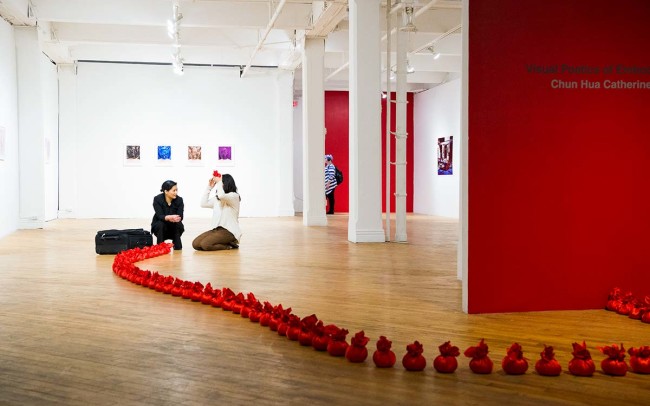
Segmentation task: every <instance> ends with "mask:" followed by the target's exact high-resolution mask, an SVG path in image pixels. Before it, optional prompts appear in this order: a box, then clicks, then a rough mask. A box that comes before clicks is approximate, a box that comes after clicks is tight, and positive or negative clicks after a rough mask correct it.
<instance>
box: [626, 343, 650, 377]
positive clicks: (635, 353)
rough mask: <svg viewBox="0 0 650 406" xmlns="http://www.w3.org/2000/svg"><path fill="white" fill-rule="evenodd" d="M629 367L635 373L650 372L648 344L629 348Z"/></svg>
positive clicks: (649, 349)
mask: <svg viewBox="0 0 650 406" xmlns="http://www.w3.org/2000/svg"><path fill="white" fill-rule="evenodd" d="M627 353H628V354H630V367H631V368H632V371H633V372H635V373H637V374H650V346H647V345H646V346H643V347H639V348H634V347H632V348H630V349H629V350H627Z"/></svg>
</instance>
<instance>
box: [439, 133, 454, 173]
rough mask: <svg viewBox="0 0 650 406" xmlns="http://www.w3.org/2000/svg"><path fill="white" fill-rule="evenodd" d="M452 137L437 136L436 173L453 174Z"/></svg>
mask: <svg viewBox="0 0 650 406" xmlns="http://www.w3.org/2000/svg"><path fill="white" fill-rule="evenodd" d="M453 146H454V137H453V136H450V137H442V138H438V175H453V174H454V166H453V156H454V154H453V152H454V150H453Z"/></svg>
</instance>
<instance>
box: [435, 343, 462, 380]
mask: <svg viewBox="0 0 650 406" xmlns="http://www.w3.org/2000/svg"><path fill="white" fill-rule="evenodd" d="M438 350H440V355H438V356H437V357H436V358H435V359H434V360H433V367H434V368H435V369H436V371H438V372H440V373H443V374H451V373H453V372H454V371H456V368H458V360H457V359H456V357H458V356H459V355H460V350H459V349H458V347H456V346H454V345H451V341H447V342H445V343H444V344H442V345H440V346H438Z"/></svg>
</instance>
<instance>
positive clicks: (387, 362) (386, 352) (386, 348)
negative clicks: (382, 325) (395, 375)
mask: <svg viewBox="0 0 650 406" xmlns="http://www.w3.org/2000/svg"><path fill="white" fill-rule="evenodd" d="M392 345H393V343H392V342H391V341H390V340H388V339H387V338H386V337H385V336H380V337H379V340H378V341H377V350H376V351H375V352H374V353H373V354H372V361H373V362H374V363H375V365H376V366H377V368H392V367H393V365H395V362H396V361H397V357H396V356H395V353H394V352H393V351H391V349H390V347H391V346H392Z"/></svg>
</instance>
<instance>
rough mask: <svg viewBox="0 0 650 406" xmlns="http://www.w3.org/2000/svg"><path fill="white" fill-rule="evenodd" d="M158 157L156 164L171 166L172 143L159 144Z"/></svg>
mask: <svg viewBox="0 0 650 406" xmlns="http://www.w3.org/2000/svg"><path fill="white" fill-rule="evenodd" d="M156 151H157V154H158V159H157V160H156V165H158V166H171V164H172V147H171V145H158V148H156Z"/></svg>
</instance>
